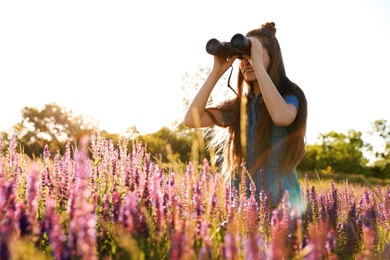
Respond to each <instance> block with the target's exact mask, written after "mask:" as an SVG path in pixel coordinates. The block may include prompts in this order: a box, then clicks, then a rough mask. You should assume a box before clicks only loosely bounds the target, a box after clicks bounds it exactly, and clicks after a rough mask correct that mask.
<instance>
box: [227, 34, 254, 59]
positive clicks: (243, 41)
mask: <svg viewBox="0 0 390 260" xmlns="http://www.w3.org/2000/svg"><path fill="white" fill-rule="evenodd" d="M230 42H231V44H232V47H233V48H234V49H236V50H238V51H240V52H242V53H244V54H247V55H250V50H251V42H250V41H249V40H248V38H246V37H245V36H244V35H242V34H240V33H237V34H236V35H234V36H233V37H232V39H231V41H230Z"/></svg>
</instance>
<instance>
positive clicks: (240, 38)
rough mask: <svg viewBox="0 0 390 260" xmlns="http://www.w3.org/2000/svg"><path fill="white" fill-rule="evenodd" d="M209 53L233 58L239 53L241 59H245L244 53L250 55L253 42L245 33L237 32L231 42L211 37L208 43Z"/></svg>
mask: <svg viewBox="0 0 390 260" xmlns="http://www.w3.org/2000/svg"><path fill="white" fill-rule="evenodd" d="M206 51H207V53H208V54H211V55H215V56H218V57H221V58H225V59H228V58H231V57H233V56H235V55H238V58H239V59H243V56H242V55H243V54H246V55H250V51H251V42H250V41H249V39H248V38H246V37H245V36H244V35H242V34H240V33H237V34H235V35H234V36H233V37H232V39H231V40H230V42H227V43H225V44H223V43H221V42H220V41H218V40H217V39H215V38H212V39H210V40H209V41H208V42H207V44H206Z"/></svg>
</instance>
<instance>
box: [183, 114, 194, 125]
mask: <svg viewBox="0 0 390 260" xmlns="http://www.w3.org/2000/svg"><path fill="white" fill-rule="evenodd" d="M183 124H184V125H185V126H187V127H191V128H194V124H193V120H191V119H190V118H189V117H188V116H185V117H184V120H183Z"/></svg>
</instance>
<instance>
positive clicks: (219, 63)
mask: <svg viewBox="0 0 390 260" xmlns="http://www.w3.org/2000/svg"><path fill="white" fill-rule="evenodd" d="M225 43H226V42H223V44H225ZM237 57H238V56H233V57H231V58H230V59H225V58H221V57H218V56H216V55H214V65H213V68H212V71H213V72H215V73H217V74H219V75H221V76H222V75H223V74H224V73H225V72H226V71H227V70H228V69H229V68H230V67H231V66H232V64H233V62H234V61H235V60H236V59H237Z"/></svg>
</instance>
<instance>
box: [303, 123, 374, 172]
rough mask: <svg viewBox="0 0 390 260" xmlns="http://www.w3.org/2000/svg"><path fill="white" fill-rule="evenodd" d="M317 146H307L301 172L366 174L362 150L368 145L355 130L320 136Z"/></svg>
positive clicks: (332, 132) (365, 161) (365, 160)
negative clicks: (329, 168)
mask: <svg viewBox="0 0 390 260" xmlns="http://www.w3.org/2000/svg"><path fill="white" fill-rule="evenodd" d="M319 138H320V142H319V144H314V145H308V146H307V148H306V150H307V152H306V155H305V157H304V158H303V160H302V163H301V165H300V166H299V167H300V169H301V170H304V171H309V170H314V169H327V168H328V167H329V166H330V167H331V168H332V169H333V170H334V171H336V172H345V173H353V172H367V166H366V165H367V163H368V160H367V159H366V158H365V157H364V156H363V149H364V148H367V147H368V144H366V143H364V141H363V140H362V133H361V132H356V131H355V130H350V131H348V134H347V135H345V134H343V133H336V132H334V131H331V132H329V133H327V134H321V135H320V137H319Z"/></svg>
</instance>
